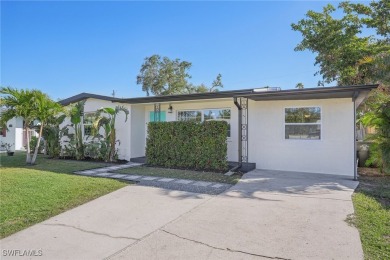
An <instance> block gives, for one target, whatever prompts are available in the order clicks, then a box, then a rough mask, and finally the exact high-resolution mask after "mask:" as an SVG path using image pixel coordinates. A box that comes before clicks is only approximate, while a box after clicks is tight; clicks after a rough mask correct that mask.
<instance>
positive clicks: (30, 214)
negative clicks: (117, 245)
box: [0, 154, 127, 238]
mask: <svg viewBox="0 0 390 260" xmlns="http://www.w3.org/2000/svg"><path fill="white" fill-rule="evenodd" d="M0 159H1V170H0V209H1V210H0V237H1V238H3V237H6V236H9V235H11V234H13V233H15V232H17V231H20V230H22V229H24V228H26V227H29V226H31V225H33V224H36V223H39V222H41V221H43V220H45V219H48V218H50V217H52V216H55V215H57V214H59V213H62V212H64V211H66V210H69V209H71V208H74V207H76V206H78V205H81V204H83V203H85V202H88V201H90V200H93V199H95V198H98V197H100V196H102V195H105V194H107V193H109V192H112V191H114V190H117V189H119V188H122V187H124V186H126V185H127V183H125V182H120V181H117V180H111V179H105V178H91V177H83V176H78V175H70V174H58V173H70V172H72V171H75V170H82V169H91V168H96V167H99V166H97V163H90V162H79V161H66V160H50V159H46V158H44V157H42V156H41V157H40V158H39V159H38V161H37V163H38V164H37V165H35V166H26V165H25V163H24V156H21V155H20V154H18V155H16V156H10V157H8V156H3V155H1V156H0ZM16 165H21V166H22V167H18V166H16ZM43 169H47V170H43Z"/></svg>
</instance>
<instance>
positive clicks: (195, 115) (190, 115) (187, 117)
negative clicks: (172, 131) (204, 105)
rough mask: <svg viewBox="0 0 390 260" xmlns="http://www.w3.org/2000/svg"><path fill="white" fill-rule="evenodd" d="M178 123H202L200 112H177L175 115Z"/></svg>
mask: <svg viewBox="0 0 390 260" xmlns="http://www.w3.org/2000/svg"><path fill="white" fill-rule="evenodd" d="M177 120H178V121H195V122H201V121H202V112H201V111H179V112H178V113H177Z"/></svg>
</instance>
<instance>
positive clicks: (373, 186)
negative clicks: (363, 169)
mask: <svg viewBox="0 0 390 260" xmlns="http://www.w3.org/2000/svg"><path fill="white" fill-rule="evenodd" d="M352 200H353V204H354V208H355V216H356V219H355V224H356V226H357V228H358V229H359V232H360V238H361V241H362V246H363V251H364V256H365V259H390V177H374V178H373V177H371V178H370V177H364V178H361V179H360V185H359V188H358V189H357V191H356V193H355V194H354V195H353V198H352Z"/></svg>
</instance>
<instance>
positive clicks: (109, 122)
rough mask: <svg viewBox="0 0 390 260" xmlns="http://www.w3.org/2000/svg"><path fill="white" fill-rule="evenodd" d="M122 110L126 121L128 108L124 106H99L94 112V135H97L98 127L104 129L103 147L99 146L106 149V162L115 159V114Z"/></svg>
mask: <svg viewBox="0 0 390 260" xmlns="http://www.w3.org/2000/svg"><path fill="white" fill-rule="evenodd" d="M120 112H123V113H125V115H126V118H125V122H126V121H127V117H128V115H129V110H128V109H127V108H126V107H124V106H116V107H115V108H111V107H105V108H101V109H99V110H98V111H97V113H96V120H95V122H93V126H94V127H93V129H94V131H93V132H94V135H95V136H97V135H98V132H99V129H100V128H102V129H103V130H104V140H103V142H102V145H103V146H104V147H100V148H101V149H104V150H105V151H106V153H105V154H103V156H104V160H105V161H106V162H112V161H114V160H115V156H116V151H117V150H116V143H117V142H118V140H117V139H116V129H115V122H116V117H117V115H118V114H119V113H120Z"/></svg>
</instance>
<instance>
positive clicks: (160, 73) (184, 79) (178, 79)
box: [137, 55, 223, 96]
mask: <svg viewBox="0 0 390 260" xmlns="http://www.w3.org/2000/svg"><path fill="white" fill-rule="evenodd" d="M191 66H192V64H191V63H190V62H187V61H181V60H180V59H175V60H171V59H169V58H168V57H163V58H161V56H159V55H152V56H150V57H146V58H145V61H144V63H143V64H142V66H141V70H140V73H139V74H138V76H137V84H140V85H142V90H143V91H145V92H146V95H147V96H149V95H150V94H153V95H157V96H163V95H173V94H191V93H206V92H216V91H219V90H218V88H223V84H222V80H221V79H222V75H221V74H218V75H217V77H216V79H215V80H214V81H213V82H212V85H211V87H210V88H209V87H207V86H206V85H204V84H201V85H198V86H197V85H193V84H191V83H190V82H188V80H189V79H190V78H191V75H190V74H189V73H188V70H189V69H190V68H191Z"/></svg>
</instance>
